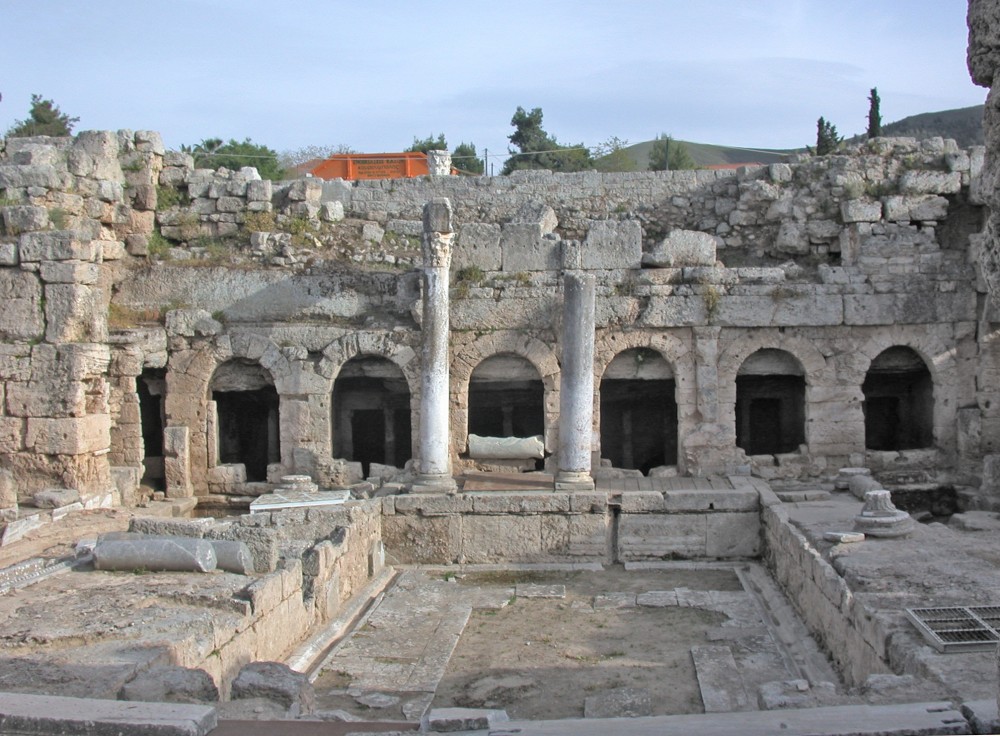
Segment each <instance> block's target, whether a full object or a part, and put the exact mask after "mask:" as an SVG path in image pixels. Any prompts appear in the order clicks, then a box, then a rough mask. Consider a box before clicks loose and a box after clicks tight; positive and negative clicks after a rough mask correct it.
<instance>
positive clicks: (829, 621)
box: [761, 489, 891, 687]
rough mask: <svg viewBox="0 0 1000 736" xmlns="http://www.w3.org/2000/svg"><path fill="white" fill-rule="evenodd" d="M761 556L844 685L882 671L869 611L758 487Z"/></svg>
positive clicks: (879, 633)
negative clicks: (762, 549)
mask: <svg viewBox="0 0 1000 736" xmlns="http://www.w3.org/2000/svg"><path fill="white" fill-rule="evenodd" d="M761 505H762V511H761V523H762V527H763V533H764V560H765V563H766V564H767V567H768V569H769V570H770V571H771V574H772V575H773V576H774V579H775V580H776V581H777V582H778V583H779V584H780V585H781V587H782V588H783V589H784V591H785V595H786V596H787V597H788V599H789V600H790V601H791V602H792V605H794V606H795V610H796V612H797V613H798V614H799V616H801V617H802V620H803V621H804V622H805V624H806V625H807V626H808V627H809V629H810V630H811V631H812V632H813V635H814V636H815V637H816V638H817V639H818V640H819V642H820V644H821V645H822V646H823V648H824V649H825V650H826V652H827V654H828V655H829V656H830V657H831V658H832V659H833V661H834V662H835V663H836V665H837V667H838V669H839V671H840V674H841V675H842V676H843V678H844V681H845V682H846V683H847V685H849V686H852V687H854V686H859V685H861V684H863V683H864V681H865V680H866V679H867V678H868V676H869V675H873V674H878V673H888V672H890V671H891V670H890V669H889V667H888V666H887V665H886V661H887V660H888V657H889V655H888V651H887V648H886V645H887V638H886V632H885V631H884V630H883V629H882V627H881V626H879V624H878V622H877V620H876V618H875V616H874V614H873V612H872V611H869V610H868V609H867V608H866V607H865V606H864V605H863V604H862V603H860V602H859V601H858V600H857V599H856V598H855V597H854V595H853V594H852V593H851V590H850V589H849V588H848V587H847V583H846V582H844V579H843V578H842V577H841V576H840V575H839V574H838V573H837V571H836V570H835V569H834V568H833V566H832V565H830V563H828V562H827V561H826V560H825V559H823V555H822V554H820V552H819V551H818V550H816V548H815V547H813V546H812V545H811V544H810V543H809V540H808V539H806V537H805V535H804V534H802V533H801V532H800V531H799V530H798V529H796V528H795V527H794V526H793V525H792V524H791V523H790V522H789V520H788V512H787V511H785V510H784V509H782V508H781V501H780V500H778V498H777V496H775V495H774V493H773V492H772V491H770V490H767V489H762V490H761Z"/></svg>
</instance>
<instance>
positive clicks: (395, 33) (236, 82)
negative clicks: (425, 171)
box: [0, 0, 986, 153]
mask: <svg viewBox="0 0 1000 736" xmlns="http://www.w3.org/2000/svg"><path fill="white" fill-rule="evenodd" d="M965 12H966V3H965V2H962V1H961V0H864V1H861V0H836V2H829V1H827V0H683V1H678V0H659V1H643V0H616V1H615V2H610V1H609V0H603V1H602V2H590V1H589V0H578V1H576V2H570V1H568V0H534V1H533V2H523V1H522V0H506V1H504V2H498V1H496V0H493V1H492V2H485V1H483V0H464V1H460V2H458V1H456V2H453V1H451V0H440V1H438V0H421V1H420V2H417V1H416V0H411V1H408V2H404V1H402V0H396V1H392V0H354V1H352V2H343V1H340V0H328V1H327V2H319V1H314V2H312V1H311V2H298V1H296V0H285V2H276V1H275V0H269V1H268V2H263V1H262V0H198V1H194V0H153V1H151V2H142V1H138V2H137V1H136V0H127V1H126V0H86V1H82V0H0V39H2V42H0V94H2V95H3V99H2V101H0V132H2V131H5V130H6V129H7V128H9V127H10V126H11V125H12V124H13V123H14V122H15V120H17V119H21V118H24V117H25V116H26V115H27V112H28V106H29V101H30V97H31V94H32V93H39V94H41V95H42V96H43V97H46V98H51V99H53V100H55V102H56V103H57V104H58V105H59V106H60V107H61V108H62V110H63V111H64V112H66V113H69V114H70V115H73V116H78V117H79V118H80V122H79V124H78V126H77V129H78V130H84V129H105V128H106V129H117V128H132V129H153V130H159V131H160V132H161V133H162V134H163V137H164V140H165V142H166V143H167V145H168V147H178V146H180V145H181V144H182V143H196V142H198V141H200V140H202V139H203V138H209V137H220V138H225V139H228V138H237V139H241V140H242V139H243V138H246V137H250V138H251V139H253V140H254V141H255V142H258V143H263V144H266V145H268V146H270V147H271V148H274V149H276V150H278V151H287V150H293V149H297V148H301V147H304V146H309V145H337V144H342V145H347V146H350V147H351V148H353V149H355V150H358V151H367V152H382V151H396V150H402V149H403V148H405V147H407V146H408V145H410V144H411V143H412V141H413V138H414V136H419V137H424V136H426V135H428V134H434V135H437V134H438V133H444V134H445V136H446V138H447V140H448V143H449V145H450V146H451V147H454V146H455V145H456V144H458V143H459V142H463V141H466V142H473V143H475V144H476V146H477V148H478V149H479V151H480V152H482V149H483V148H488V149H489V150H490V151H491V152H495V153H502V152H504V151H505V150H506V147H507V145H508V141H507V136H508V135H510V133H511V131H512V128H511V126H510V118H511V116H512V115H513V113H514V110H515V109H516V108H517V106H519V105H520V106H522V107H524V108H526V109H530V108H533V107H541V108H542V110H543V112H544V127H545V128H546V130H547V131H548V132H549V133H550V134H552V135H554V136H555V137H556V138H557V139H558V140H559V142H561V143H564V144H575V143H581V142H582V143H584V144H586V145H596V144H598V143H600V142H602V141H605V140H607V139H608V138H610V137H611V136H617V137H618V138H621V139H624V140H627V141H629V142H630V143H638V142H640V141H644V140H649V139H651V138H653V137H655V136H656V135H657V134H658V133H661V132H665V133H669V134H671V135H673V136H674V137H675V138H678V139H682V140H691V141H697V142H703V143H719V144H726V145H739V146H747V147H761V148H794V147H799V146H803V145H806V144H811V143H813V142H814V141H815V130H816V119H817V118H818V117H819V116H821V115H822V116H824V117H825V118H826V119H828V120H830V121H831V122H833V123H834V124H835V125H836V126H837V128H838V130H839V132H840V133H841V134H843V135H851V134H854V133H859V132H863V131H864V129H865V123H866V115H867V111H868V102H867V97H868V92H869V89H870V88H871V87H873V86H877V87H878V90H879V95H880V97H881V99H882V117H883V121H884V122H890V121H893V120H897V119H899V118H902V117H905V116H907V115H912V114H916V113H920V112H930V111H935V110H944V109H949V108H955V107H966V106H968V105H976V104H981V103H982V102H983V101H984V99H985V96H986V90H983V89H980V88H977V87H975V86H974V85H973V84H972V83H971V81H969V76H968V72H967V70H966V66H965V48H966V41H967V35H968V32H967V29H966V26H965Z"/></svg>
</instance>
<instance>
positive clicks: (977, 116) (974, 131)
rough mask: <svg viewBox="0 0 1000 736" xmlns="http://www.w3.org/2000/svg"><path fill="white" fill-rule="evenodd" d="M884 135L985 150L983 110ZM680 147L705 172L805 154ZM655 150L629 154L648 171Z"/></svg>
mask: <svg viewBox="0 0 1000 736" xmlns="http://www.w3.org/2000/svg"><path fill="white" fill-rule="evenodd" d="M882 133H883V135H886V136H899V137H911V138H920V139H922V138H933V137H935V136H941V137H942V138H954V139H955V141H957V142H958V145H959V146H961V147H962V148H968V147H969V146H981V145H982V144H983V106H982V105H973V106H972V107H962V108H959V109H957V110H941V111H940V112H925V113H921V114H920V115H911V116H910V117H907V118H903V119H902V120H897V121H896V122H894V123H887V124H885V125H883V126H882ZM863 138H864V136H855V137H854V138H852V139H850V140H852V141H860V140H862V139H863ZM677 143H683V144H684V146H685V147H686V148H687V150H688V153H690V154H691V158H692V159H694V162H695V164H696V165H697V166H699V167H702V168H707V167H720V166H733V165H738V164H747V163H761V164H770V163H776V162H780V161H784V160H785V156H787V155H789V154H791V153H800V152H802V151H804V150H805V149H802V148H799V149H785V150H780V149H761V148H738V147H735V146H718V145H713V144H710V143H692V142H691V141H677ZM652 148H653V141H646V142H644V143H636V144H635V145H633V146H628V147H627V148H626V149H625V152H626V153H628V155H630V156H631V157H632V158H633V159H635V162H636V164H637V169H638V170H639V171H644V170H645V169H646V167H647V166H648V165H649V152H650V150H651V149H652Z"/></svg>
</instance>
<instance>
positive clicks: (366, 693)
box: [314, 562, 839, 722]
mask: <svg viewBox="0 0 1000 736" xmlns="http://www.w3.org/2000/svg"><path fill="white" fill-rule="evenodd" d="M706 567H717V568H724V569H727V570H734V571H735V572H736V573H737V577H738V578H739V581H740V584H741V585H742V588H743V589H742V590H691V589H688V588H684V587H679V588H673V589H670V590H656V589H652V590H644V591H641V592H615V591H610V592H605V593H598V594H596V595H593V596H592V597H591V598H590V602H589V603H588V605H587V608H589V609H591V610H599V609H602V608H614V609H623V608H625V609H645V610H648V609H650V608H666V607H693V608H700V609H704V610H708V611H717V612H719V613H723V614H724V615H725V617H726V618H725V621H724V622H723V623H722V624H721V625H720V626H719V627H717V628H716V629H714V630H710V631H709V634H708V641H705V640H704V639H696V640H693V641H692V642H691V645H692V650H691V651H692V657H693V660H694V663H695V670H696V674H697V679H698V688H699V689H700V691H701V698H702V702H703V704H704V707H705V710H706V711H709V712H726V711H743V710H755V709H757V708H759V707H762V706H761V705H760V700H759V699H760V698H763V702H764V703H765V707H778V705H781V706H783V707H789V706H795V705H798V706H803V705H824V704H829V703H830V702H839V701H837V700H836V698H837V685H836V683H837V676H836V674H835V673H834V672H833V670H832V668H831V667H830V665H829V663H827V662H826V660H825V658H824V657H823V656H822V654H821V653H820V652H819V651H818V649H817V648H816V645H815V643H814V642H813V641H812V639H811V638H810V636H809V634H808V632H807V631H806V630H805V629H804V627H803V626H802V624H801V623H800V622H798V621H796V620H795V616H794V614H793V613H792V612H791V608H790V606H789V605H788V603H787V601H785V600H784V598H783V596H782V595H781V593H780V591H779V590H778V589H777V587H776V586H775V585H774V583H773V581H770V578H769V577H768V576H767V573H766V571H765V570H764V569H763V568H762V567H761V566H760V565H758V564H756V563H740V564H738V565H735V566H734V565H732V564H721V563H719V564H714V565H713V564H711V563H709V564H707V565H706V564H704V563H702V564H701V565H700V566H699V564H698V563H683V562H680V563H669V562H660V563H630V564H629V565H628V566H627V567H626V569H625V570H624V572H623V574H624V575H625V576H629V575H630V573H629V570H633V571H634V575H645V576H651V577H649V578H648V581H649V584H650V585H652V586H653V587H655V580H656V575H657V574H659V573H660V572H663V573H666V572H667V571H669V570H671V569H678V568H683V569H692V570H698V569H703V568H706ZM734 568H737V569H734ZM472 569H474V566H467V567H465V568H463V570H464V571H469V570H472ZM447 574H448V573H447V569H446V568H442V569H436V570H431V569H427V570H419V569H408V570H404V571H403V572H402V573H401V574H400V576H399V579H398V582H397V584H396V586H395V587H393V588H392V589H390V590H388V591H387V592H386V593H385V596H384V598H383V600H382V601H381V602H380V604H378V605H377V607H375V608H374V609H373V610H372V611H371V612H370V613H369V615H368V616H367V618H366V619H365V620H363V621H362V622H360V623H359V625H358V627H357V628H356V629H355V631H354V632H353V633H352V634H351V635H349V636H348V637H347V638H346V639H344V640H343V641H342V642H341V643H340V644H338V645H337V646H336V647H335V648H334V649H333V650H331V652H330V653H329V654H328V655H327V657H326V659H325V660H324V662H323V663H322V665H320V666H319V667H318V668H316V670H315V671H316V673H317V674H316V677H315V683H314V684H315V686H316V692H317V698H318V704H319V709H320V710H321V711H322V710H327V711H331V710H341V709H346V710H348V711H350V710H351V709H352V708H356V707H357V704H361V705H362V706H364V707H365V708H371V709H372V710H371V711H366V713H365V717H366V718H372V717H374V718H381V719H383V720H384V719H389V718H396V719H400V718H405V719H406V720H408V721H411V722H413V721H418V720H420V718H421V717H422V716H423V715H424V714H425V712H426V711H427V710H428V708H429V707H430V705H431V702H432V701H433V699H434V696H435V693H436V691H437V689H438V685H439V683H440V681H441V679H442V677H443V676H444V674H445V671H446V670H447V668H448V664H449V660H450V658H451V656H452V653H453V652H454V650H455V647H456V645H457V644H458V641H459V638H460V637H461V635H462V632H463V629H464V628H465V626H466V624H467V622H468V621H469V618H470V615H471V612H472V610H473V609H500V608H503V607H504V606H506V605H507V603H508V601H509V600H511V599H512V597H513V596H514V595H515V592H517V593H518V595H520V596H524V597H538V596H541V597H559V598H561V597H563V596H565V595H566V588H567V586H563V585H558V584H544V585H541V584H525V583H520V584H518V585H517V586H516V587H514V586H508V585H501V584H481V585H473V584H467V583H465V582H461V583H459V582H455V581H453V580H445V579H442V578H443V577H445V576H447ZM552 574H553V575H556V576H558V574H559V573H558V572H553V573H552ZM575 605H576V604H574V607H575ZM484 666H485V664H484ZM789 681H791V682H794V683H797V684H798V688H797V690H796V692H794V693H792V694H791V695H788V694H786V693H785V692H784V689H787V683H788V682H789ZM776 686H781V687H777V689H775V688H776ZM768 688H770V690H769V689H768ZM760 693H763V694H760ZM582 698H583V696H582V695H581V706H582V704H583V699H582ZM352 701H353V702H352Z"/></svg>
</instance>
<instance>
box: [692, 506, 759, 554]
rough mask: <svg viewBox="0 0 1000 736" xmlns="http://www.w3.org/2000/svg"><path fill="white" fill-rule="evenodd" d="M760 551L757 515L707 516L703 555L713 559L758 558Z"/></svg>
mask: <svg viewBox="0 0 1000 736" xmlns="http://www.w3.org/2000/svg"><path fill="white" fill-rule="evenodd" d="M761 549H762V534H761V526H760V515H759V514H757V513H733V514H709V515H708V517H707V520H706V537H705V554H706V556H708V557H714V558H722V559H726V558H732V557H758V556H759V555H760V553H761Z"/></svg>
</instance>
